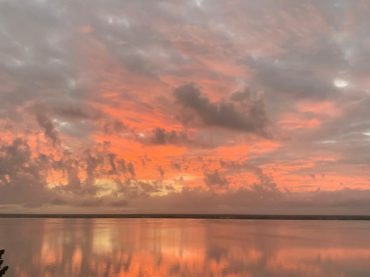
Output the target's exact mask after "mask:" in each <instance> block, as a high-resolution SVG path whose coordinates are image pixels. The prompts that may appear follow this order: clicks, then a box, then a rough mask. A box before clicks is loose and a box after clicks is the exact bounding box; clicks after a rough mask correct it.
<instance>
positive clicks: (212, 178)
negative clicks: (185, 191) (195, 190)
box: [204, 170, 228, 187]
mask: <svg viewBox="0 0 370 277" xmlns="http://www.w3.org/2000/svg"><path fill="white" fill-rule="evenodd" d="M204 181H205V183H206V184H207V185H208V186H210V187H212V186H221V187H222V186H226V185H227V184H228V182H227V179H226V178H225V177H224V176H222V174H221V173H220V172H219V171H218V170H215V171H211V172H208V171H206V172H204Z"/></svg>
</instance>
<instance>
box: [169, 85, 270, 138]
mask: <svg viewBox="0 0 370 277" xmlns="http://www.w3.org/2000/svg"><path fill="white" fill-rule="evenodd" d="M174 96H175V99H176V101H177V103H178V104H179V105H180V106H182V107H183V108H185V109H188V110H190V111H191V112H193V114H190V115H188V114H187V115H182V120H184V121H188V120H189V121H192V120H194V117H195V120H199V121H200V122H201V123H202V124H204V125H206V126H207V125H208V126H216V127H222V128H227V129H234V130H239V131H245V132H250V133H256V134H265V133H266V130H265V128H266V126H267V124H268V119H267V115H266V111H265V104H264V101H263V98H262V97H261V96H257V95H252V93H250V92H249V91H247V90H246V91H245V92H243V93H236V94H235V95H234V99H235V98H236V99H237V98H238V97H240V99H239V100H241V101H238V102H237V101H233V99H229V100H227V101H226V100H221V101H220V102H219V103H212V102H211V101H210V100H209V99H208V98H207V97H206V96H204V95H202V93H201V91H200V90H199V88H198V87H196V86H195V85H194V84H186V85H183V86H181V87H178V88H176V89H175V90H174Z"/></svg>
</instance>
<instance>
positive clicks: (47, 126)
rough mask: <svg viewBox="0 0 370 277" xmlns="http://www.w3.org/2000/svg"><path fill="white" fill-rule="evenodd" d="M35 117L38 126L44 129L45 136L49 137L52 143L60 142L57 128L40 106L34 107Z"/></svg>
mask: <svg viewBox="0 0 370 277" xmlns="http://www.w3.org/2000/svg"><path fill="white" fill-rule="evenodd" d="M35 114H36V119H37V122H38V124H39V125H40V127H41V128H42V129H43V130H44V134H45V137H47V138H49V139H50V140H51V141H52V142H53V145H54V146H55V145H57V144H59V143H60V140H59V137H58V133H57V130H56V129H55V126H54V123H53V121H52V119H51V118H50V117H49V115H48V114H47V113H46V111H45V108H44V107H42V106H36V107H35Z"/></svg>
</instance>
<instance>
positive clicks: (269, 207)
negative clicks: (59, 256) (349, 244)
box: [0, 0, 370, 214]
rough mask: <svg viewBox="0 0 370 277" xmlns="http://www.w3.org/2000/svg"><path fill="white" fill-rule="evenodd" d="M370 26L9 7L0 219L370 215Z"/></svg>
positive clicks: (339, 12)
mask: <svg viewBox="0 0 370 277" xmlns="http://www.w3.org/2000/svg"><path fill="white" fill-rule="evenodd" d="M369 14H370V2H369V1H362V0H358V1H352V0H347V1H344V0H332V1H322V0H316V1H308V0H302V1H297V0H284V1H283V0H259V1H252V0H251V1H247V0H228V1H224V0H171V1H170V0H167V1H162V0H158V1H154V0H153V1H151V0H135V1H128V0H126V1H123V0H104V1H103V0H101V1H98V0H89V1H87V0H86V1H82V0H76V1H62V0H59V1H47V0H27V1H21V0H2V1H0V212H35V211H37V212H128V213H129V212H130V213H135V212H167V213H170V212H171V213H172V212H179V213H181V212H200V213H324V214H325V213H329V214H330V213H346V214H351V213H352V214H359V213H370V151H369V150H370V29H369V26H370V17H369Z"/></svg>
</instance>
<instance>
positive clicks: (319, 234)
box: [0, 219, 370, 277]
mask: <svg viewBox="0 0 370 277" xmlns="http://www.w3.org/2000/svg"><path fill="white" fill-rule="evenodd" d="M0 247H4V248H5V249H6V250H7V252H6V254H5V257H4V258H5V261H6V264H8V265H9V266H10V270H9V271H8V274H7V275H6V276H17V277H22V276H31V277H44V276H45V277H46V276H62V277H65V276H83V277H87V276H121V277H122V276H150V277H153V276H199V277H204V276H247V277H248V276H336V277H338V276H370V222H361V221H357V222H350V221H252V220H244V221H243V220H193V219H0Z"/></svg>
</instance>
